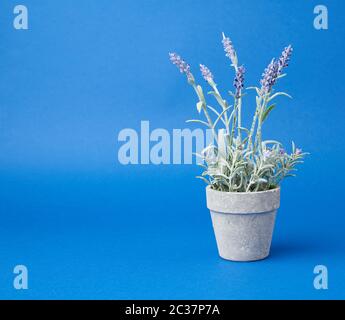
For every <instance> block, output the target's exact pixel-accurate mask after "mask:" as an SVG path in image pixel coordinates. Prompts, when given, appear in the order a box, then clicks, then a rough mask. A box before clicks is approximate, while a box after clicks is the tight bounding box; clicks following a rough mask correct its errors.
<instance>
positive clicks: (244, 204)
mask: <svg viewBox="0 0 345 320" xmlns="http://www.w3.org/2000/svg"><path fill="white" fill-rule="evenodd" d="M206 197H207V207H208V208H209V209H210V211H211V217H212V224H213V229H214V232H215V236H216V241H217V246H218V252H219V255H220V256H221V257H222V258H224V259H227V260H234V261H254V260H260V259H264V258H266V257H267V256H268V255H269V251H270V247H271V241H272V234H273V229H274V223H275V217H276V213H277V209H278V208H279V205H280V189H279V188H277V189H274V190H268V191H262V192H243V193H240V192H221V191H215V190H212V189H211V188H210V187H207V188H206Z"/></svg>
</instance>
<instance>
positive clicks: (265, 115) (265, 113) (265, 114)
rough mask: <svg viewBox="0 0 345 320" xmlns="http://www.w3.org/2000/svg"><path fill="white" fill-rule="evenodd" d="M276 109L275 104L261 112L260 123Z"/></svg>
mask: <svg viewBox="0 0 345 320" xmlns="http://www.w3.org/2000/svg"><path fill="white" fill-rule="evenodd" d="M275 107H276V104H271V105H270V106H269V107H267V108H266V110H265V111H264V112H263V114H262V118H261V121H262V122H264V121H265V120H266V118H267V117H268V115H269V114H270V112H271V111H272V110H273V109H274V108H275Z"/></svg>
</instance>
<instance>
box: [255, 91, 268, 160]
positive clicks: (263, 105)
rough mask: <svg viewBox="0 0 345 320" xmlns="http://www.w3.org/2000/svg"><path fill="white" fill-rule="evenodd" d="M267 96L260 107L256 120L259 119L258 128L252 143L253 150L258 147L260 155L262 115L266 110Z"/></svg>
mask: <svg viewBox="0 0 345 320" xmlns="http://www.w3.org/2000/svg"><path fill="white" fill-rule="evenodd" d="M268 96H269V94H266V95H265V98H264V101H263V103H262V105H261V107H260V112H259V115H258V118H259V120H258V128H257V132H256V137H255V143H254V148H255V146H258V148H259V152H260V154H262V115H263V112H264V110H265V108H266V104H267V100H268Z"/></svg>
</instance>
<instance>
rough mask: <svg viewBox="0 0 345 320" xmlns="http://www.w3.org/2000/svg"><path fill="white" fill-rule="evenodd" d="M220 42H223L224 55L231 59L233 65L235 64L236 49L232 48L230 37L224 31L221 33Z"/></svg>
mask: <svg viewBox="0 0 345 320" xmlns="http://www.w3.org/2000/svg"><path fill="white" fill-rule="evenodd" d="M222 43H223V47H224V51H225V53H226V54H225V55H226V56H227V57H228V58H229V59H230V60H231V62H232V64H233V65H234V66H237V55H236V51H235V49H234V46H233V45H232V42H231V40H230V38H228V37H226V36H225V34H224V33H223V40H222Z"/></svg>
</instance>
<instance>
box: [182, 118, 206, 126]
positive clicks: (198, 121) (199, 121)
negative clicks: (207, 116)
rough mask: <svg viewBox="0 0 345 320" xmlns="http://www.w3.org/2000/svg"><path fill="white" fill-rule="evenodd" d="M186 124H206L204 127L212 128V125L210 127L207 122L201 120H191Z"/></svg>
mask: <svg viewBox="0 0 345 320" xmlns="http://www.w3.org/2000/svg"><path fill="white" fill-rule="evenodd" d="M186 122H187V123H190V122H197V123H201V124H204V125H205V126H207V127H210V125H209V124H208V123H207V122H205V121H202V120H199V119H191V120H187V121H186Z"/></svg>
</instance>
